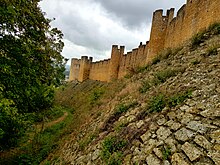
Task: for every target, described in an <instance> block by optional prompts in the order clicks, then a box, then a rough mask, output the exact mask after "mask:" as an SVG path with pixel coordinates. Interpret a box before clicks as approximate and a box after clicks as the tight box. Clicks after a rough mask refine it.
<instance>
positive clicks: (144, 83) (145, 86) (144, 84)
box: [139, 80, 152, 93]
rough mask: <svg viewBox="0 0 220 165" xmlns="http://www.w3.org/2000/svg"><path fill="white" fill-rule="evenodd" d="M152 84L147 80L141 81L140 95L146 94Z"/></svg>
mask: <svg viewBox="0 0 220 165" xmlns="http://www.w3.org/2000/svg"><path fill="white" fill-rule="evenodd" d="M151 86H152V84H151V82H150V81H149V80H146V81H142V82H141V87H140V88H139V92H140V93H146V92H147V91H148V90H149V89H150V88H151Z"/></svg>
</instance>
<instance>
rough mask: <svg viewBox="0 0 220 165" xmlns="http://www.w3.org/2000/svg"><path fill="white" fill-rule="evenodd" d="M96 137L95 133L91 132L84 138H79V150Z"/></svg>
mask: <svg viewBox="0 0 220 165" xmlns="http://www.w3.org/2000/svg"><path fill="white" fill-rule="evenodd" d="M97 137H98V134H97V133H93V134H90V135H89V136H88V137H86V138H85V139H83V140H81V141H80V142H79V147H80V149H81V150H84V149H85V147H87V146H88V145H89V144H90V143H91V142H92V141H93V140H94V139H96V138H97Z"/></svg>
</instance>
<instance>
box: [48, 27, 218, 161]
mask: <svg viewBox="0 0 220 165" xmlns="http://www.w3.org/2000/svg"><path fill="white" fill-rule="evenodd" d="M219 27H220V26H219V25H218V27H212V29H209V30H207V31H206V32H204V33H200V34H198V35H197V36H195V37H193V38H192V40H191V42H190V43H187V44H185V45H184V46H183V47H180V48H178V49H176V50H166V51H164V52H163V53H161V54H159V55H158V56H157V57H156V58H155V59H154V60H153V62H152V64H150V65H147V66H146V67H144V68H137V70H134V71H132V72H131V74H129V75H127V76H126V78H125V79H123V80H118V81H116V82H113V83H109V84H107V83H102V82H97V81H86V82H83V83H78V82H72V83H70V84H67V86H66V87H65V88H63V89H62V90H61V89H60V90H59V91H58V92H57V102H58V104H61V105H65V106H71V107H74V108H75V115H76V117H75V120H76V127H75V130H73V133H72V134H71V135H70V136H69V139H68V140H65V141H64V142H63V145H62V146H60V147H59V149H57V150H56V151H55V152H54V153H51V154H50V156H49V157H48V158H47V162H50V164H73V165H81V164H82V165H84V164H85V165H92V164H94V165H101V164H111V165H117V164H125V165H138V164H140V165H141V164H146V165H171V164H172V165H191V164H195V165H214V164H215V165H219V164H220V35H219V34H220V28H219Z"/></svg>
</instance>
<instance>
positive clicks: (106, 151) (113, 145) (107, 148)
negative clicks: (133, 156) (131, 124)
mask: <svg viewBox="0 0 220 165" xmlns="http://www.w3.org/2000/svg"><path fill="white" fill-rule="evenodd" d="M126 146H127V141H126V140H123V139H120V137H116V136H111V137H107V138H105V140H104V141H103V143H102V150H101V157H102V159H103V160H104V161H105V162H106V164H108V165H120V164H121V163H122V157H123V153H122V151H123V149H124V148H125V147H126Z"/></svg>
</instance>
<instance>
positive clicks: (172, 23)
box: [69, 0, 220, 82]
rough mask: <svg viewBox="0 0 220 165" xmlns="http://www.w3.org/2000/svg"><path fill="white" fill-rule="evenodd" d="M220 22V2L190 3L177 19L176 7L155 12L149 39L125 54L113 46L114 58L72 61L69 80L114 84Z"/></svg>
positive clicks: (200, 0)
mask: <svg viewBox="0 0 220 165" xmlns="http://www.w3.org/2000/svg"><path fill="white" fill-rule="evenodd" d="M216 22H220V0H187V2H186V4H185V5H183V6H182V7H181V8H180V9H179V11H178V12H177V16H176V17H174V8H171V9H170V10H167V13H166V15H165V16H164V15H163V10H156V11H155V12H154V13H153V19H152V27H151V34H150V40H149V41H147V42H146V44H142V43H140V45H139V46H138V48H135V49H133V50H132V51H131V52H127V53H126V54H125V53H124V49H125V47H124V46H120V47H118V46H117V45H113V46H112V52H111V58H110V59H107V60H102V61H98V62H92V57H89V58H88V57H87V56H82V57H81V59H76V58H73V59H72V61H71V69H70V76H69V80H70V81H72V80H78V81H81V82H82V81H84V80H86V79H91V80H99V81H108V82H109V81H112V80H114V79H119V78H122V77H124V76H125V75H126V74H127V73H128V72H129V71H130V70H132V69H134V68H136V67H141V66H145V65H146V64H148V63H150V62H151V61H152V59H153V58H154V57H155V56H156V55H157V54H158V53H159V52H161V51H162V50H164V49H167V48H176V47H178V46H180V45H182V44H183V43H184V42H186V41H188V40H189V39H190V38H191V37H192V36H193V35H195V34H196V33H198V32H199V31H201V30H203V29H206V28H207V27H209V26H210V25H211V24H213V23H216Z"/></svg>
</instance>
